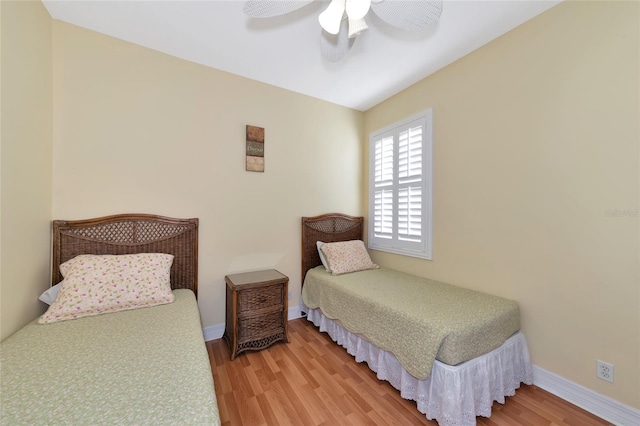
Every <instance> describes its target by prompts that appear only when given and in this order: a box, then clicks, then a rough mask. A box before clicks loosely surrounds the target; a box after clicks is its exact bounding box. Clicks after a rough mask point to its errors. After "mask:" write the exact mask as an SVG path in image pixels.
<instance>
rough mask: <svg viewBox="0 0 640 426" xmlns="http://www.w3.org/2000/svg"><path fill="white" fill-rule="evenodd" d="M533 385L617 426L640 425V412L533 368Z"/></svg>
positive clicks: (547, 372)
mask: <svg viewBox="0 0 640 426" xmlns="http://www.w3.org/2000/svg"><path fill="white" fill-rule="evenodd" d="M533 384H534V385H536V386H538V387H539V388H542V389H544V390H546V391H547V392H550V393H552V394H554V395H556V396H558V397H560V398H562V399H564V400H565V401H568V402H570V403H572V404H573V405H577V406H578V407H580V408H582V409H584V410H587V411H588V412H590V413H592V414H595V415H596V416H598V417H600V418H602V419H604V420H606V421H608V422H611V423H613V424H614V425H617V426H638V425H640V410H637V409H635V408H633V407H629V406H628V405H625V404H623V403H621V402H618V401H616V400H614V399H611V398H609V397H607V396H604V395H602V394H599V393H597V392H595V391H593V390H591V389H588V388H585V387H584V386H582V385H579V384H577V383H574V382H572V381H570V380H567V379H565V378H564V377H562V376H558V375H557V374H554V373H551V372H550V371H547V370H545V369H543V368H540V367H538V366H536V365H534V366H533Z"/></svg>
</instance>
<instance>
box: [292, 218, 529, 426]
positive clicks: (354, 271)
mask: <svg viewBox="0 0 640 426" xmlns="http://www.w3.org/2000/svg"><path fill="white" fill-rule="evenodd" d="M362 235H363V218H361V217H351V216H346V215H342V214H327V215H322V216H317V217H309V218H302V280H303V281H302V282H303V289H302V296H303V302H304V304H305V306H306V310H307V318H308V320H309V321H311V322H313V323H314V324H315V325H316V326H318V327H319V329H320V331H323V332H327V333H328V334H329V335H330V336H331V338H332V339H333V340H334V341H336V342H337V343H338V344H340V345H342V346H343V347H345V348H346V349H347V351H348V352H349V353H350V354H351V355H353V356H354V357H355V358H356V361H358V362H362V361H365V362H367V364H368V365H369V368H371V370H373V371H374V372H376V373H377V377H378V378H379V379H381V380H386V381H389V382H390V383H391V385H393V386H394V387H395V388H396V389H398V390H399V391H400V393H401V396H402V397H403V398H405V399H410V400H415V401H416V403H417V408H418V410H419V411H420V412H421V413H423V414H425V415H426V417H427V418H428V419H436V420H437V421H438V423H439V424H440V425H451V426H453V425H455V426H458V425H475V424H476V416H484V417H489V416H490V415H491V406H492V404H493V402H494V401H498V402H500V403H504V401H505V396H508V395H513V394H514V393H515V390H516V389H517V388H518V387H519V386H520V383H522V382H523V383H526V384H531V383H532V382H533V370H532V365H531V361H530V359H529V352H528V348H527V344H526V341H525V338H524V336H523V335H522V333H521V332H520V331H519V330H520V314H519V309H518V305H517V303H516V302H515V301H512V300H508V299H503V298H500V297H496V296H491V295H487V294H484V293H480V292H476V291H472V290H467V289H463V288H460V287H455V286H451V285H448V284H444V283H439V282H435V281H431V280H427V279H423V278H418V277H415V276H413V275H408V274H404V273H401V272H398V271H393V270H388V269H384V268H378V266H377V265H375V264H373V263H372V262H371V260H370V258H369V256H368V254H367V253H366V249H365V248H364V244H362V243H361V242H359V241H358V240H362ZM318 242H320V243H318ZM321 254H322V256H323V257H324V258H325V259H321Z"/></svg>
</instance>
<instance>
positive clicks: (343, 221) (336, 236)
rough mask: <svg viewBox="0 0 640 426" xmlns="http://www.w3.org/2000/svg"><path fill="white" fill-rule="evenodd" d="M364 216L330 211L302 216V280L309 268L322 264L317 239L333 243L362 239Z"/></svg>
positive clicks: (302, 282) (302, 283)
mask: <svg viewBox="0 0 640 426" xmlns="http://www.w3.org/2000/svg"><path fill="white" fill-rule="evenodd" d="M363 222H364V218H362V217H355V216H347V215H346V214H340V213H328V214H323V215H321V216H315V217H303V218H302V281H301V285H304V277H305V275H307V271H308V270H309V269H312V268H315V267H316V266H318V265H320V264H322V262H321V261H320V255H319V254H318V249H317V247H316V242H317V241H322V242H325V243H333V242H336V241H349V240H361V239H362V232H363Z"/></svg>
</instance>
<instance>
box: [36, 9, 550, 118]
mask: <svg viewBox="0 0 640 426" xmlns="http://www.w3.org/2000/svg"><path fill="white" fill-rule="evenodd" d="M386 1H392V0H386ZM560 1H561V0H543V1H534V0H516V1H514V0H511V1H484V0H472V1H446V0H445V2H444V7H443V12H442V15H441V17H440V21H439V23H438V24H437V25H436V26H434V27H432V28H429V29H427V30H425V31H421V32H408V31H403V30H399V29H396V28H393V27H391V26H390V25H388V24H386V23H385V22H383V21H382V20H380V19H379V18H378V17H377V16H375V14H374V13H373V12H369V14H368V15H367V22H368V24H369V30H368V31H366V32H365V33H363V34H362V35H360V36H359V37H358V38H357V40H356V42H355V44H354V46H353V48H352V49H351V51H350V52H349V54H348V55H347V57H346V58H345V59H343V60H342V61H340V62H336V63H332V62H329V61H327V60H326V59H324V58H323V57H322V54H321V53H320V32H321V29H320V26H319V24H318V15H319V14H320V12H322V10H324V8H326V6H327V5H328V1H325V0H316V1H314V2H313V3H312V4H310V5H307V6H305V7H303V8H301V9H299V10H297V11H295V12H292V13H289V14H287V15H283V16H279V17H275V18H266V19H256V18H249V17H247V16H245V15H244V13H243V11H242V6H243V3H244V2H243V1H242V0H225V1H222V0H208V1H206V0H205V1H202V0H201V1H185V0H173V1H165V0H155V1H148V0H147V1H132V0H124V1H96V0H43V3H44V5H45V7H46V8H47V10H48V11H49V13H50V14H51V16H52V17H53V18H54V19H58V20H60V21H64V22H68V23H71V24H74V25H77V26H80V27H83V28H87V29H90V30H93V31H97V32H100V33H103V34H107V35H110V36H113V37H117V38H119V39H123V40H126V41H129V42H132V43H135V44H138V45H141V46H145V47H148V48H151V49H154V50H158V51H160V52H164V53H167V54H169V55H173V56H176V57H178V58H182V59H186V60H189V61H192V62H196V63H199V64H202V65H206V66H210V67H212V68H216V69H219V70H223V71H228V72H230V73H233V74H237V75H241V76H244V77H247V78H250V79H253V80H258V81H262V82H264V83H269V84H272V85H274V86H278V87H281V88H284V89H288V90H292V91H294V92H298V93H303V94H306V95H309V96H312V97H315V98H319V99H323V100H326V101H329V102H333V103H336V104H339V105H344V106H346V107H349V108H353V109H357V110H360V111H366V110H367V109H369V108H371V107H373V106H374V105H376V104H378V103H379V102H381V101H383V100H385V99H387V98H388V97H390V96H392V95H394V94H396V93H398V92H399V91H401V90H403V89H405V88H407V87H409V86H410V85H412V84H413V83H416V82H417V81H419V80H421V79H423V78H425V77H426V76H428V75H430V74H432V73H434V72H435V71H437V70H439V69H440V68H442V67H444V66H446V65H448V64H450V63H451V62H453V61H455V60H457V59H458V58H460V57H462V56H464V55H466V54H468V53H470V52H472V51H473V50H475V49H477V48H478V47H480V46H482V45H484V44H486V43H488V42H489V41H491V40H493V39H495V38H497V37H499V36H500V35H502V34H504V33H506V32H507V31H509V30H511V29H513V28H515V27H516V26H518V25H520V24H522V23H523V22H525V21H527V20H529V19H531V18H533V17H534V16H536V15H538V14H540V13H542V12H544V11H545V10H547V9H549V8H551V7H553V6H555V5H556V4H558V3H559V2H560Z"/></svg>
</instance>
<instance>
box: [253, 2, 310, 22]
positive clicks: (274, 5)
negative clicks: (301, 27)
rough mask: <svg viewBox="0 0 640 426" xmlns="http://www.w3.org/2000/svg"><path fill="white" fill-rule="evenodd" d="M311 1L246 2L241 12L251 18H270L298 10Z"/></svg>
mask: <svg viewBox="0 0 640 426" xmlns="http://www.w3.org/2000/svg"><path fill="white" fill-rule="evenodd" d="M312 1H313V0H247V1H246V2H245V3H244V6H243V7H242V10H243V11H244V13H245V14H247V15H248V16H250V17H252V18H271V17H273V16H280V15H284V14H285V13H289V12H293V11H294V10H298V9H300V8H301V7H304V6H306V5H308V4H309V3H311V2H312Z"/></svg>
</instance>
